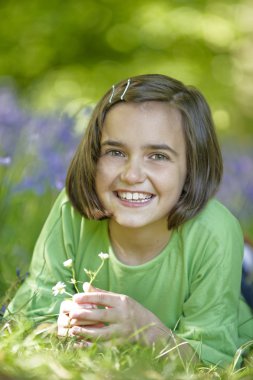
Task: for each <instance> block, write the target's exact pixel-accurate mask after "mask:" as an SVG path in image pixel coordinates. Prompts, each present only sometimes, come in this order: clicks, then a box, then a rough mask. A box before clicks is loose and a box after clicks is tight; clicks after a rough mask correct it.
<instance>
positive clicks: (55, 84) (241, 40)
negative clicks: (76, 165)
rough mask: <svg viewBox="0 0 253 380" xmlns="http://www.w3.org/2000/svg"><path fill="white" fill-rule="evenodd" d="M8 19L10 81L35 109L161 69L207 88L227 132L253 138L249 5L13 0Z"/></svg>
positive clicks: (5, 71) (182, 0)
mask: <svg viewBox="0 0 253 380" xmlns="http://www.w3.org/2000/svg"><path fill="white" fill-rule="evenodd" d="M0 13H1V23H0V37H1V38H0V49H1V52H2V54H1V58H0V79H1V77H2V83H6V82H8V81H9V82H12V81H14V82H15V83H16V84H17V86H18V89H19V91H20V92H22V94H23V95H24V98H25V99H26V101H27V102H29V104H32V105H33V107H36V108H37V107H39V108H44V109H45V108H47V109H49V108H50V109H55V108H56V106H57V107H58V106H59V105H60V106H61V107H63V106H66V107H67V108H72V107H76V106H77V105H79V104H86V103H90V102H94V100H97V99H98V98H99V97H100V96H101V94H102V93H103V92H104V91H105V89H107V88H108V87H110V86H111V85H112V84H113V83H115V82H117V81H118V80H119V79H123V78H127V77H131V76H133V75H136V74H140V73H147V72H160V73H164V74H167V75H171V76H175V77H177V78H179V79H181V80H183V81H185V82H186V83H190V84H193V85H196V86H197V87H199V88H200V89H201V90H202V91H203V92H204V93H205V94H206V96H207V98H208V100H209V102H210V104H211V106H212V109H213V111H214V116H215V120H216V123H217V126H218V127H219V128H220V131H221V132H222V133H224V134H231V133H232V134H238V135H240V134H241V133H244V134H249V133H250V131H251V124H252V122H251V120H252V116H253V109H252V107H251V104H252V97H253V92H252V77H253V75H252V74H253V73H252V70H253V69H252V64H251V62H252V54H253V47H252V43H251V41H252V33H253V29H252V17H253V5H252V2H250V1H249V0H230V1H226V0H223V1H220V0H214V1H209V0H201V1H200V0H194V1H191V2H189V1H188V0H170V1H165V0H128V1H125V2H124V3H123V4H122V2H120V1H117V0H98V1H92V0H73V1H65V2H64V3H63V2H62V1H60V0H36V1H30V0H22V2H21V1H19V0H11V1H1V2H0Z"/></svg>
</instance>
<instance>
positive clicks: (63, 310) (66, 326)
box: [57, 300, 96, 336]
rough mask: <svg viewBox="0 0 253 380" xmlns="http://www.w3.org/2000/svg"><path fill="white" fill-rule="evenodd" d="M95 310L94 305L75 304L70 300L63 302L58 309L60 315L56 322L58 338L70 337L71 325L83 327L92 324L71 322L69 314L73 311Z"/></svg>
mask: <svg viewBox="0 0 253 380" xmlns="http://www.w3.org/2000/svg"><path fill="white" fill-rule="evenodd" d="M88 308H96V305H90V304H77V303H75V302H73V301H72V300H67V301H63V302H62V303H61V307H60V313H59V317H58V320H57V328H58V336H71V332H70V328H71V326H72V325H73V324H76V323H79V324H83V325H90V324H94V322H92V321H76V320H74V319H72V320H71V318H70V314H72V313H74V312H75V310H77V309H78V310H80V309H88Z"/></svg>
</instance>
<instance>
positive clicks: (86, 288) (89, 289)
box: [83, 282, 107, 293]
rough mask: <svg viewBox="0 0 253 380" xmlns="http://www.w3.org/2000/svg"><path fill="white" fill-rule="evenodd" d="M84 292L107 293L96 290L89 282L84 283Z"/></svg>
mask: <svg viewBox="0 0 253 380" xmlns="http://www.w3.org/2000/svg"><path fill="white" fill-rule="evenodd" d="M83 291H84V293H87V292H100V293H107V292H106V291H105V290H102V289H99V288H95V287H94V286H92V285H91V284H90V283H89V282H84V283H83Z"/></svg>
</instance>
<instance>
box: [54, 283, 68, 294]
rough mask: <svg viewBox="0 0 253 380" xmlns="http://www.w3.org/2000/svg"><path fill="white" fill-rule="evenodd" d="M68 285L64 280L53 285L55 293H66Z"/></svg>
mask: <svg viewBox="0 0 253 380" xmlns="http://www.w3.org/2000/svg"><path fill="white" fill-rule="evenodd" d="M65 288H66V285H65V284H64V282H61V281H59V282H57V284H56V285H55V286H53V287H52V291H53V295H54V296H57V295H58V294H64V293H65Z"/></svg>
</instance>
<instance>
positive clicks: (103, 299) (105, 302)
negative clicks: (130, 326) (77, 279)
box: [73, 292, 129, 307]
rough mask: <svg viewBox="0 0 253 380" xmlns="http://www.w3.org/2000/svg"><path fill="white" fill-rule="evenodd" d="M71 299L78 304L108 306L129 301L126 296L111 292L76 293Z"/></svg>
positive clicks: (120, 304)
mask: <svg viewBox="0 0 253 380" xmlns="http://www.w3.org/2000/svg"><path fill="white" fill-rule="evenodd" d="M73 301H74V302H76V303H78V304H82V303H91V304H96V305H101V306H109V307H116V306H123V304H126V305H127V304H128V303H129V300H128V297H127V296H125V295H122V294H117V293H111V292H92V293H77V294H75V295H74V296H73Z"/></svg>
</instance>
